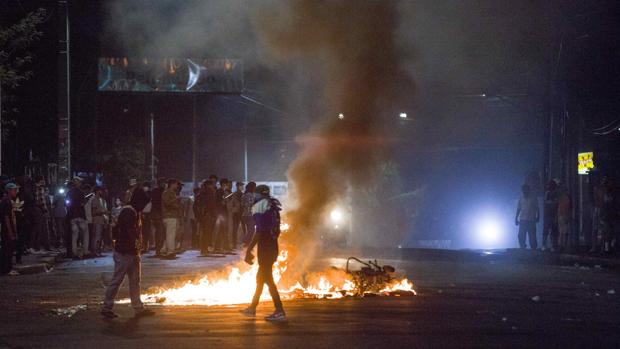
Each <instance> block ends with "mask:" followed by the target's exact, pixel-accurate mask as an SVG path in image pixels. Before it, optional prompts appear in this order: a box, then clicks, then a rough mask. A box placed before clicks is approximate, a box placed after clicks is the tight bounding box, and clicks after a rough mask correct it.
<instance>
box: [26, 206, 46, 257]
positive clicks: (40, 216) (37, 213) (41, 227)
mask: <svg viewBox="0 0 620 349" xmlns="http://www.w3.org/2000/svg"><path fill="white" fill-rule="evenodd" d="M32 212H33V216H32V218H33V220H32V230H31V232H30V247H31V248H34V249H35V250H38V249H40V248H43V249H46V250H49V249H50V234H49V221H48V216H47V214H45V213H44V212H43V210H42V209H40V208H38V207H35V208H34V209H33V211H32Z"/></svg>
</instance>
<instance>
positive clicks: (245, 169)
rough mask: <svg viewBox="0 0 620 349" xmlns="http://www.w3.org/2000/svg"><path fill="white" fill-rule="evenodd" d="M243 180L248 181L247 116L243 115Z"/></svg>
mask: <svg viewBox="0 0 620 349" xmlns="http://www.w3.org/2000/svg"><path fill="white" fill-rule="evenodd" d="M243 181H244V182H245V183H246V184H247V183H248V116H247V115H245V114H244V115H243Z"/></svg>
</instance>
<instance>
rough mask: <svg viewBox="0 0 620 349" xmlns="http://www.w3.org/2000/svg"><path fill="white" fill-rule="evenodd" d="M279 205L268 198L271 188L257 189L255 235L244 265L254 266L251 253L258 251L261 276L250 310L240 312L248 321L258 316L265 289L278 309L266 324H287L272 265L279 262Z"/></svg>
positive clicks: (273, 199)
mask: <svg viewBox="0 0 620 349" xmlns="http://www.w3.org/2000/svg"><path fill="white" fill-rule="evenodd" d="M281 210H282V205H281V204H280V202H279V201H278V200H277V199H275V198H273V197H271V196H270V195H269V187H268V186H266V185H259V186H257V187H256V203H255V204H254V206H252V213H253V218H254V221H255V223H256V233H255V234H254V237H253V238H252V241H251V242H250V244H249V245H248V249H247V252H246V255H245V262H246V263H248V264H253V263H254V255H253V254H252V250H253V249H254V246H258V247H257V254H258V272H257V274H256V291H255V292H254V297H253V298H252V303H251V304H250V306H249V307H248V308H246V309H244V310H242V311H241V313H242V314H243V315H245V316H248V317H255V316H256V307H257V306H258V302H259V301H260V296H261V294H262V293H263V287H264V285H267V287H268V288H269V294H270V295H271V299H272V300H273V304H274V306H275V308H276V309H275V312H274V313H273V314H271V315H269V316H267V317H265V320H267V321H286V314H285V313H284V308H283V307H282V301H281V300H280V294H279V293H278V288H277V287H276V284H275V282H274V280H273V273H272V272H273V264H274V263H275V262H276V260H277V258H278V237H279V236H280V211H281Z"/></svg>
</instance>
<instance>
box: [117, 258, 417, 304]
mask: <svg viewBox="0 0 620 349" xmlns="http://www.w3.org/2000/svg"><path fill="white" fill-rule="evenodd" d="M287 259H288V252H287V251H286V250H282V251H281V253H280V255H279V256H278V260H277V261H276V263H275V265H274V269H273V271H274V280H275V282H276V284H277V283H278V282H279V281H280V280H281V278H282V275H283V274H284V273H285V272H286V268H287ZM257 271H258V265H256V264H254V265H252V266H251V267H249V268H248V267H247V266H245V265H243V262H239V263H238V264H237V265H236V266H234V267H232V268H231V269H230V271H229V272H228V274H227V275H222V274H220V275H217V274H212V275H207V276H204V277H202V278H201V279H199V280H198V281H195V282H192V281H188V282H186V283H185V284H184V285H182V286H180V287H177V288H168V289H162V290H160V291H158V292H155V293H150V294H147V295H146V296H144V299H143V300H144V302H145V303H151V304H154V303H157V304H162V305H229V304H243V303H249V302H250V300H251V299H252V296H253V294H254V289H255V286H256V273H257ZM280 294H281V297H282V298H283V299H299V298H319V299H338V298H343V297H346V296H356V295H358V292H357V287H356V285H355V283H354V282H353V280H352V278H350V277H347V278H344V279H342V280H340V281H335V280H330V279H329V276H328V275H327V273H321V276H320V277H319V278H318V282H316V283H313V284H308V285H307V286H305V287H304V286H302V283H301V282H297V283H296V284H295V285H294V286H293V287H290V288H288V289H280ZM415 294H416V293H415V290H414V289H413V283H411V282H410V281H409V280H407V279H402V280H396V281H394V282H393V283H391V284H389V285H388V286H386V287H385V288H383V289H382V290H381V291H379V292H378V295H384V296H385V295H395V296H400V295H415ZM266 300H270V297H269V293H268V291H267V289H265V291H264V292H263V294H262V296H261V301H266ZM127 302H129V300H123V301H121V303H127Z"/></svg>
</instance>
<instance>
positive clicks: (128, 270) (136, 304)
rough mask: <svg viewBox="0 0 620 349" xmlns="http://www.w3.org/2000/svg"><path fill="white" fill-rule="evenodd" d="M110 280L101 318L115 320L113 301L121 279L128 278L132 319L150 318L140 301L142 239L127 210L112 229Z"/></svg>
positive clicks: (132, 213) (128, 208) (135, 216)
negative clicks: (112, 243)
mask: <svg viewBox="0 0 620 349" xmlns="http://www.w3.org/2000/svg"><path fill="white" fill-rule="evenodd" d="M113 237H114V240H115V243H114V276H113V277H112V281H111V282H110V284H109V285H108V288H107V289H106V292H105V299H104V301H103V307H102V309H101V315H103V316H105V317H107V318H115V317H118V315H116V314H115V313H114V312H113V311H112V307H114V298H116V295H117V294H118V289H119V288H120V287H121V284H122V283H123V280H124V279H125V275H127V277H129V296H130V298H131V306H132V307H133V309H134V311H135V312H136V316H146V315H154V314H155V313H154V312H153V311H152V310H149V309H145V308H144V304H143V303H142V300H141V299H140V276H141V275H140V274H141V271H140V268H141V263H140V251H141V249H142V236H141V235H140V229H138V214H137V213H136V210H134V209H133V208H132V207H131V206H125V207H123V208H122V210H121V213H120V214H119V216H118V222H117V224H116V226H115V227H114V231H113Z"/></svg>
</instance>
